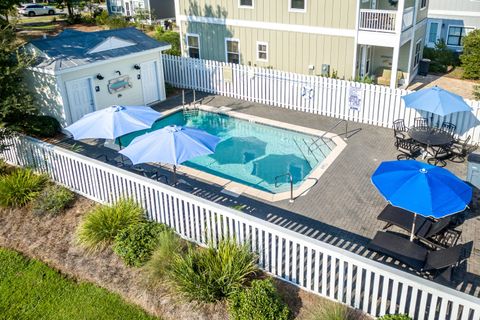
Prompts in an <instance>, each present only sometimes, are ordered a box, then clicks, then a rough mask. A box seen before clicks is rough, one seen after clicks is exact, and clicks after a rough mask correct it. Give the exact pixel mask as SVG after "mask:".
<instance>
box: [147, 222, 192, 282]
mask: <svg viewBox="0 0 480 320" xmlns="http://www.w3.org/2000/svg"><path fill="white" fill-rule="evenodd" d="M187 245H188V244H187V242H186V241H184V240H182V239H181V238H180V237H179V236H177V235H176V234H175V233H174V232H172V231H171V230H166V231H163V232H161V233H160V234H159V236H158V246H157V248H156V249H155V251H153V254H152V256H151V258H150V260H148V262H147V263H146V264H145V266H144V267H143V272H144V275H145V278H146V280H147V281H148V283H150V284H153V285H155V284H158V283H159V282H161V281H162V280H163V279H164V278H165V275H167V274H168V273H169V272H171V270H172V257H174V256H175V255H181V254H182V253H183V252H184V251H185V250H186V249H187Z"/></svg>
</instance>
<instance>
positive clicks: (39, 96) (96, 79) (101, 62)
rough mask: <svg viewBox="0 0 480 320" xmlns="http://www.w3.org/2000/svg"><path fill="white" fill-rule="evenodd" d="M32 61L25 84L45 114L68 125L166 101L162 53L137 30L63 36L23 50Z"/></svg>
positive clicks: (160, 47) (165, 47) (165, 46)
mask: <svg viewBox="0 0 480 320" xmlns="http://www.w3.org/2000/svg"><path fill="white" fill-rule="evenodd" d="M27 49H28V50H29V52H30V53H31V54H32V55H34V56H35V57H36V63H35V64H34V65H33V66H32V67H31V68H30V70H29V72H28V74H27V76H26V77H25V80H26V81H27V84H28V85H29V87H30V89H31V92H32V93H33V95H34V96H35V98H36V101H37V103H38V104H39V105H40V107H41V110H42V112H43V113H44V114H48V115H51V116H53V117H55V118H57V119H58V120H59V121H60V123H61V124H62V125H68V124H71V123H72V122H75V121H76V120H78V119H80V118H81V117H82V116H83V115H85V114H87V113H89V112H92V111H95V110H99V109H102V108H105V107H108V106H110V105H148V104H152V103H155V102H158V101H162V100H165V81H164V77H163V65H162V54H161V53H162V51H163V50H168V49H170V45H169V44H167V43H163V42H158V41H156V40H155V39H152V38H150V37H148V36H147V35H145V34H144V33H142V32H141V31H139V30H137V29H135V28H126V29H116V30H105V31H97V32H81V31H75V30H68V29H67V30H65V31H63V32H62V33H60V34H59V35H57V36H54V37H48V38H45V39H39V40H34V41H32V42H30V43H29V44H28V45H27Z"/></svg>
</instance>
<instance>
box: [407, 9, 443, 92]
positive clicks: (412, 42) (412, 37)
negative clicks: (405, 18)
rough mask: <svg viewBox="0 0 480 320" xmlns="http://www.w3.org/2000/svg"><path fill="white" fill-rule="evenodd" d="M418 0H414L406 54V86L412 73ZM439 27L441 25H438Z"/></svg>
mask: <svg viewBox="0 0 480 320" xmlns="http://www.w3.org/2000/svg"><path fill="white" fill-rule="evenodd" d="M418 1H419V0H415V6H414V7H413V26H412V28H413V32H412V36H411V38H410V51H409V54H408V79H405V86H408V85H409V84H410V81H411V80H412V78H413V77H412V73H413V66H412V64H413V55H414V53H415V46H416V45H417V44H416V43H415V34H416V31H417V14H418V4H419V2H418ZM439 27H441V26H439Z"/></svg>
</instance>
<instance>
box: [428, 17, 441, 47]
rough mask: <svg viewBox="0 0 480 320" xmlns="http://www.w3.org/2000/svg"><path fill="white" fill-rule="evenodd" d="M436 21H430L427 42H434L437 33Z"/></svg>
mask: <svg viewBox="0 0 480 320" xmlns="http://www.w3.org/2000/svg"><path fill="white" fill-rule="evenodd" d="M438 25H439V23H438V22H430V27H429V29H428V42H429V43H436V42H437V35H438Z"/></svg>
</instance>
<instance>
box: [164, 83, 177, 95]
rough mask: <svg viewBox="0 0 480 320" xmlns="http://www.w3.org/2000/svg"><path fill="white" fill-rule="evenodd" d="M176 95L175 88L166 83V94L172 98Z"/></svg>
mask: <svg viewBox="0 0 480 320" xmlns="http://www.w3.org/2000/svg"><path fill="white" fill-rule="evenodd" d="M174 93H175V88H174V87H173V86H172V85H171V84H170V83H167V82H165V94H166V95H167V96H170V95H172V94H174Z"/></svg>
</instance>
